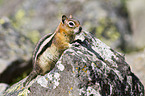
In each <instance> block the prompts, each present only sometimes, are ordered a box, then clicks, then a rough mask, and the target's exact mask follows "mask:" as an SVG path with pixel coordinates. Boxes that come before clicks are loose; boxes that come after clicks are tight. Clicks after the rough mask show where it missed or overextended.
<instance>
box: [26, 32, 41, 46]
mask: <svg viewBox="0 0 145 96" xmlns="http://www.w3.org/2000/svg"><path fill="white" fill-rule="evenodd" d="M27 35H28V38H29V39H30V40H31V41H32V42H33V43H34V44H36V43H37V42H38V40H39V39H40V32H38V31H37V30H33V31H31V32H29V33H28V34H27Z"/></svg>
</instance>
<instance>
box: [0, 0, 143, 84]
mask: <svg viewBox="0 0 145 96" xmlns="http://www.w3.org/2000/svg"><path fill="white" fill-rule="evenodd" d="M144 4H145V0H0V82H1V83H7V84H10V85H12V84H14V83H15V82H18V81H19V80H21V79H23V78H24V77H26V76H27V75H28V74H29V72H30V71H31V70H32V62H31V57H32V52H33V51H34V48H35V45H36V43H37V42H38V40H39V39H40V38H41V37H42V36H44V35H45V34H48V33H50V32H54V31H55V29H56V27H57V26H58V24H59V22H60V20H61V16H62V15H63V14H65V15H67V16H69V15H70V14H72V15H73V17H75V18H77V19H78V20H79V21H80V23H81V25H82V27H83V30H86V31H89V32H90V33H91V34H92V35H94V36H95V37H97V38H99V39H100V40H101V41H103V42H104V43H106V44H107V45H108V46H110V47H112V48H113V49H115V50H117V51H119V52H120V53H123V54H125V58H126V62H127V63H128V64H129V65H130V67H131V70H132V72H133V73H135V74H136V75H137V77H138V78H139V79H140V80H141V82H142V83H143V84H144V85H145V75H144V74H145V19H144V17H145V6H144Z"/></svg>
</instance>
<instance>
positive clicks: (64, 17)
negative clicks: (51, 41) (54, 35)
mask: <svg viewBox="0 0 145 96" xmlns="http://www.w3.org/2000/svg"><path fill="white" fill-rule="evenodd" d="M66 19H67V17H66V16H65V15H63V16H62V23H64V21H65V20H66Z"/></svg>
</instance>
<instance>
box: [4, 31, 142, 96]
mask: <svg viewBox="0 0 145 96" xmlns="http://www.w3.org/2000/svg"><path fill="white" fill-rule="evenodd" d="M79 38H80V39H79ZM24 81H25V80H24ZM19 83H20V84H22V83H23V81H20V82H19ZM16 85H17V84H15V85H14V86H12V87H11V88H13V87H15V86H16ZM21 86H22V85H21ZM28 86H29V87H25V88H23V89H21V88H20V89H19V90H16V91H17V93H18V94H19V93H21V92H22V91H24V90H26V89H27V91H25V92H26V93H27V95H28V96H36V95H37V96H40V95H41V96H42V95H44V96H47V95H49V96H72V95H73V96H79V95H80V96H92V95H93V96H125V95H127V96H143V95H144V86H143V85H142V83H141V82H140V80H139V79H138V78H137V77H136V76H135V75H134V74H133V73H132V72H131V70H130V67H129V65H128V64H127V63H126V62H125V59H124V57H123V56H122V55H121V54H120V53H118V52H116V51H114V50H113V49H111V48H110V47H109V46H107V45H106V44H104V43H103V42H101V41H100V40H99V39H97V38H95V37H93V36H91V35H90V34H89V33H88V32H85V31H83V32H81V33H80V34H79V35H78V36H77V40H76V41H75V42H74V43H73V46H72V47H71V48H69V49H67V50H65V51H64V53H63V55H62V56H61V57H60V59H59V60H58V62H57V63H56V65H55V67H54V68H53V69H52V70H51V71H50V72H49V73H47V74H46V75H44V76H38V77H37V78H36V79H34V82H33V83H31V85H28ZM11 88H9V89H8V90H10V89H11ZM28 90H29V91H28ZM28 92H29V93H28ZM13 93H15V91H13V92H12V91H11V92H10V91H6V92H5V95H6V96H9V95H10V94H13Z"/></svg>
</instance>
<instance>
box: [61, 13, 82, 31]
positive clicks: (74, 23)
mask: <svg viewBox="0 0 145 96" xmlns="http://www.w3.org/2000/svg"><path fill="white" fill-rule="evenodd" d="M61 23H62V27H63V28H64V30H65V31H67V32H71V33H72V34H78V33H80V32H81V31H82V27H81V26H80V22H79V21H78V20H76V19H73V17H72V15H70V17H69V18H67V17H66V16H65V15H63V16H62V22H61Z"/></svg>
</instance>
